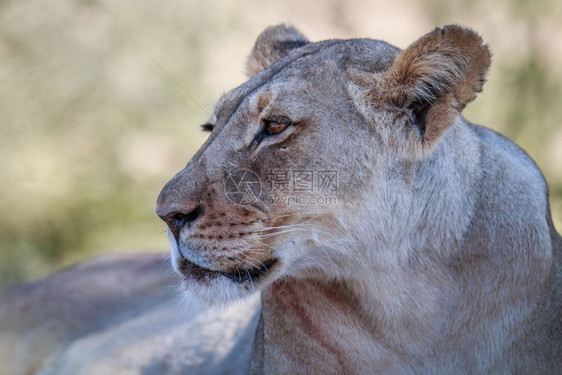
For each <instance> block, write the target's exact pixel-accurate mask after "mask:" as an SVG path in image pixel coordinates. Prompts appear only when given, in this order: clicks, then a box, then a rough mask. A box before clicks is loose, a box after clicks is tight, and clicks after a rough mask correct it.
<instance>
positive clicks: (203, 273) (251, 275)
mask: <svg viewBox="0 0 562 375" xmlns="http://www.w3.org/2000/svg"><path fill="white" fill-rule="evenodd" d="M276 263H277V259H271V260H268V261H266V262H263V263H261V264H260V265H259V266H257V267H251V268H249V267H241V268H239V267H237V268H234V269H232V270H230V271H219V270H212V269H209V268H205V267H202V266H200V265H198V264H195V263H193V262H191V261H190V260H188V259H185V258H184V257H182V259H181V262H180V270H181V272H182V273H183V274H184V275H185V276H191V277H193V278H195V279H197V280H199V281H203V280H206V279H207V278H209V277H216V276H224V277H226V278H228V279H230V280H232V281H234V282H235V283H238V284H243V283H245V282H248V281H256V280H257V279H259V278H261V277H262V276H264V275H265V274H266V273H268V272H269V271H270V269H271V267H273V266H274V265H275V264H276Z"/></svg>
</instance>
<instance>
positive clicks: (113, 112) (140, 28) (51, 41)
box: [0, 0, 562, 286]
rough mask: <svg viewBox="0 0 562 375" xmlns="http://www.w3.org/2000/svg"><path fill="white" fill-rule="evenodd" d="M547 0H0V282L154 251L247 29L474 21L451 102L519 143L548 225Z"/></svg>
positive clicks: (407, 36)
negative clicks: (457, 100)
mask: <svg viewBox="0 0 562 375" xmlns="http://www.w3.org/2000/svg"><path fill="white" fill-rule="evenodd" d="M561 20H562V3H561V2H560V1H559V0H544V1H540V0H538V1H525V0H498V1H495V2H491V1H483V0H473V1H470V0H453V1H445V0H422V1H413V0H398V1H393V2H388V1H382V0H381V1H355V0H353V1H350V0H348V1H342V0H326V1H320V0H309V1H306V2H304V1H301V0H290V1H250V0H246V1H226V0H224V1H219V0H207V1H194V0H168V1H165V2H157V1H146V0H72V1H71V0H57V1H51V2H48V1H43V0H1V1H0V159H1V164H0V176H1V177H0V181H1V182H0V251H1V253H0V286H3V285H7V284H9V283H14V282H20V281H25V280H30V279H34V278H37V277H41V276H44V275H46V274H48V273H51V272H53V271H54V270H56V269H59V268H61V267H64V266H67V265H69V264H72V263H74V262H77V261H79V260H81V259H83V258H85V257H89V256H92V255H94V254H99V253H101V252H124V251H127V252H139V251H142V252H146V251H160V252H165V251H167V250H166V249H167V241H166V236H165V227H164V224H163V223H162V222H160V220H159V219H158V218H157V217H156V216H155V215H154V213H153V212H154V211H153V210H154V204H155V201H156V197H157V195H158V193H159V191H160V189H161V188H162V186H163V185H164V184H165V183H166V182H167V180H168V179H169V178H170V177H171V176H172V175H174V174H175V173H176V172H178V171H179V170H180V169H181V168H183V166H184V165H185V164H186V163H187V161H188V160H189V158H190V157H191V155H193V153H194V152H195V151H196V150H197V148H198V147H199V145H200V144H201V143H202V142H203V141H204V138H205V135H204V134H202V133H201V132H200V130H199V124H202V123H204V122H205V121H206V120H207V115H206V114H205V113H204V112H203V110H202V109H201V108H199V107H198V106H197V105H196V104H195V103H194V102H193V101H191V100H190V99H189V98H188V97H187V96H186V95H185V93H184V92H182V90H181V89H180V88H178V86H176V84H175V83H174V82H173V81H172V80H170V78H169V77H167V75H166V74H165V73H164V72H163V71H162V70H161V69H160V68H159V67H158V66H157V65H156V64H155V62H154V61H153V60H152V58H154V59H155V60H156V61H157V62H158V63H159V64H160V65H162V66H163V67H164V69H165V70H166V71H167V72H168V73H169V74H170V75H171V76H173V77H174V79H175V80H177V82H178V83H179V84H180V85H181V86H182V87H183V89H185V90H186V91H187V92H189V94H190V95H191V96H193V97H194V98H195V99H196V100H197V101H198V102H199V103H200V104H201V106H202V107H203V108H204V109H205V111H206V112H211V111H212V108H213V104H214V101H215V100H216V99H217V98H218V96H219V95H220V94H221V93H222V92H224V91H226V90H228V89H230V88H232V87H234V86H236V85H238V84H239V83H241V82H243V81H244V75H243V71H244V69H243V68H244V61H245V58H246V55H247V54H248V52H249V51H250V49H251V47H252V45H253V42H254V40H255V38H256V36H257V35H258V34H259V32H260V31H261V30H262V29H264V28H265V27H266V26H269V25H271V24H276V23H281V22H288V23H292V24H294V25H295V26H297V27H298V28H299V29H301V30H302V31H303V32H304V33H305V35H307V36H308V37H309V38H310V39H311V40H321V39H328V38H348V37H363V36H368V37H373V38H377V39H383V40H387V41H389V42H391V43H392V44H395V45H397V46H399V47H402V48H403V47H406V46H407V45H408V44H409V43H410V42H412V41H414V40H415V39H417V38H418V37H419V36H421V35H423V34H425V33H426V32H428V31H430V30H431V29H433V28H434V27H435V26H439V25H444V24H448V23H457V24H462V25H466V26H469V27H472V28H473V29H475V30H477V31H478V32H479V33H481V34H482V36H483V37H484V39H485V41H486V42H487V43H489V45H490V47H491V49H492V51H493V53H494V59H493V65H492V69H491V72H490V75H489V80H488V83H487V84H486V86H485V87H484V93H483V94H481V95H480V96H479V98H478V99H477V100H476V101H475V102H474V103H472V104H471V105H470V106H469V107H468V108H467V109H466V111H465V113H464V114H465V116H466V117H467V118H468V119H469V120H470V121H473V122H476V123H480V124H484V125H487V126H490V127H492V128H494V129H496V130H499V131H500V132H502V133H504V134H505V135H507V136H509V137H510V138H512V139H514V140H515V141H516V142H517V143H519V144H520V145H521V146H523V147H524V148H525V149H526V150H527V151H528V152H529V154H530V155H531V156H532V157H533V158H534V159H535V160H536V161H537V163H538V164H539V166H540V167H541V168H542V170H543V172H544V173H545V175H546V178H547V180H548V182H549V184H550V191H551V203H552V209H553V213H554V217H555V220H556V223H557V226H558V228H559V229H560V228H562V226H561V222H562V221H561V220H562V168H561V165H562V125H561V122H562V100H561V98H562V22H561Z"/></svg>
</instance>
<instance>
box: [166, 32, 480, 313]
mask: <svg viewBox="0 0 562 375" xmlns="http://www.w3.org/2000/svg"><path fill="white" fill-rule="evenodd" d="M489 64H490V54H489V52H488V49H487V48H486V47H485V46H483V45H482V40H481V39H480V37H479V36H478V35H476V34H475V33H474V32H472V31H469V30H466V29H462V28H460V27H457V26H447V27H444V28H441V29H436V30H434V31H433V32H431V33H429V34H427V35H425V36H424V37H422V38H421V39H419V40H418V41H416V42H415V43H413V44H412V45H411V46H410V47H408V48H407V49H405V50H404V51H401V50H400V49H398V48H396V47H394V46H391V45H389V44H387V43H385V42H382V41H378V40H370V39H355V40H328V41H323V42H318V43H311V42H309V41H308V40H307V39H306V38H305V37H303V36H302V34H301V33H300V32H298V31H297V30H295V29H294V28H292V27H287V26H275V27H271V28H268V29H266V30H265V31H264V32H263V33H262V34H261V35H260V36H259V37H258V39H257V41H256V43H255V46H254V48H253V51H252V53H251V55H250V57H249V59H248V64H247V69H248V73H249V75H250V79H249V80H248V81H247V82H246V83H244V84H242V85H241V86H239V87H237V88H235V89H233V90H232V91H230V92H228V93H226V94H225V95H223V97H222V98H221V99H220V100H219V101H218V104H217V105H216V108H215V111H214V114H213V116H212V118H211V119H210V120H209V123H208V124H206V125H204V128H205V130H208V131H209V132H210V135H209V138H208V140H207V141H206V142H205V144H204V145H203V146H202V147H201V149H200V150H199V151H198V152H197V153H196V155H195V156H194V157H193V159H192V160H191V161H190V162H189V164H188V165H187V166H186V168H185V169H183V170H182V171H181V172H179V173H178V174H177V175H176V176H175V177H174V178H172V179H171V180H170V181H169V182H168V184H167V185H166V186H165V187H164V188H163V190H162V192H161V193H160V196H159V198H158V203H157V207H156V212H157V214H158V215H159V216H160V217H161V218H162V219H163V220H164V221H165V222H166V224H167V225H168V238H169V241H170V246H171V251H172V263H173V266H174V268H175V270H176V271H177V272H178V273H179V274H180V275H181V276H182V277H183V280H184V285H183V287H184V289H185V290H186V291H187V292H189V293H190V294H193V295H194V296H195V297H197V298H198V299H199V300H201V301H204V302H207V303H217V302H226V301H228V300H232V299H236V298H239V297H241V296H244V295H248V294H250V293H251V292H253V291H255V290H258V289H261V288H263V287H264V286H266V285H268V284H270V283H272V282H273V281H275V280H277V279H279V278H281V277H283V276H284V275H292V276H294V277H311V278H314V277H322V278H326V277H328V278H338V277H340V276H341V275H344V274H353V273H354V272H357V270H358V269H360V268H361V267H362V265H363V264H364V263H365V262H367V261H368V260H369V259H370V258H371V257H373V256H374V255H373V254H376V253H377V251H379V250H380V251H381V252H384V251H385V248H386V247H387V246H388V242H389V241H396V238H400V236H401V234H400V230H401V226H402V225H403V220H402V221H401V219H403V217H404V215H405V214H404V213H403V212H402V211H400V212H399V208H400V207H402V206H401V205H403V202H404V201H406V200H407V197H408V194H407V193H406V189H404V186H405V184H407V183H408V179H409V177H411V175H412V173H416V167H415V166H416V165H417V164H418V163H419V162H420V161H422V160H428V159H430V158H431V157H432V155H433V154H434V153H435V152H437V151H436V150H437V149H438V148H439V143H440V140H441V139H443V138H445V137H447V133H448V131H449V129H451V128H453V127H454V126H453V125H454V124H455V123H456V122H458V121H461V120H460V116H459V114H460V112H461V111H462V109H463V108H464V106H465V105H466V104H467V103H468V102H470V101H471V100H473V99H474V97H475V93H476V92H479V91H480V90H481V88H482V85H483V83H484V75H485V73H486V71H487V69H488V67H489ZM398 216H399V217H400V220H399V219H398V218H397V217H398ZM366 224H368V225H366ZM364 236H368V238H370V239H373V240H372V244H371V245H372V247H371V248H370V249H366V248H365V246H364V245H358V244H361V243H363V242H361V241H357V239H358V238H361V237H364ZM377 249H378V250H377Z"/></svg>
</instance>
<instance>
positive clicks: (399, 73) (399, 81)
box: [377, 26, 491, 149]
mask: <svg viewBox="0 0 562 375" xmlns="http://www.w3.org/2000/svg"><path fill="white" fill-rule="evenodd" d="M490 61H491V56H490V51H489V50H488V47H487V46H485V45H483V44H482V38H480V36H478V34H476V33H475V32H473V31H471V30H468V29H464V28H461V27H459V26H445V27H443V28H436V29H435V30H434V31H432V32H430V33H429V34H427V35H425V36H423V37H421V38H420V39H418V40H417V41H416V42H414V43H413V44H412V45H410V46H409V47H408V48H406V49H405V50H404V51H402V52H401V53H399V54H398V56H397V57H396V59H395V60H394V62H393V64H392V66H391V67H390V68H389V69H388V70H387V71H385V72H384V73H383V75H382V77H381V79H380V80H379V83H380V84H381V86H382V87H380V90H377V91H379V95H383V98H378V99H379V100H381V99H382V100H385V101H387V103H391V104H393V105H395V106H399V107H401V108H403V109H406V110H407V112H408V113H409V114H410V124H411V125H414V128H415V129H417V139H418V140H421V141H422V143H423V146H424V147H423V148H425V149H426V148H428V147H431V146H432V145H433V144H434V143H435V141H436V140H437V139H438V138H439V136H441V134H443V132H444V131H445V130H446V129H447V128H448V127H449V126H451V125H452V124H453V123H454V122H455V119H456V117H457V116H458V114H459V113H460V112H462V110H463V109H464V107H465V106H466V105H467V104H468V103H469V102H471V101H472V100H474V98H476V93H478V92H480V91H482V86H483V85H484V83H485V82H486V78H485V77H486V72H487V71H488V68H489V67H490Z"/></svg>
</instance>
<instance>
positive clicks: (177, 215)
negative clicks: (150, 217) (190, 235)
mask: <svg viewBox="0 0 562 375" xmlns="http://www.w3.org/2000/svg"><path fill="white" fill-rule="evenodd" d="M204 210H205V209H204V208H203V206H201V205H198V206H196V207H195V208H194V209H193V210H191V211H190V210H181V211H172V212H168V213H165V214H161V213H158V216H160V218H161V219H162V220H164V221H165V222H166V224H168V227H169V228H170V230H171V231H172V234H173V235H174V237H175V238H176V239H178V238H179V236H180V231H181V229H182V228H183V227H184V226H186V225H188V226H189V225H191V224H192V223H193V222H195V221H196V220H197V219H198V218H200V217H201V216H203V212H204Z"/></svg>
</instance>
